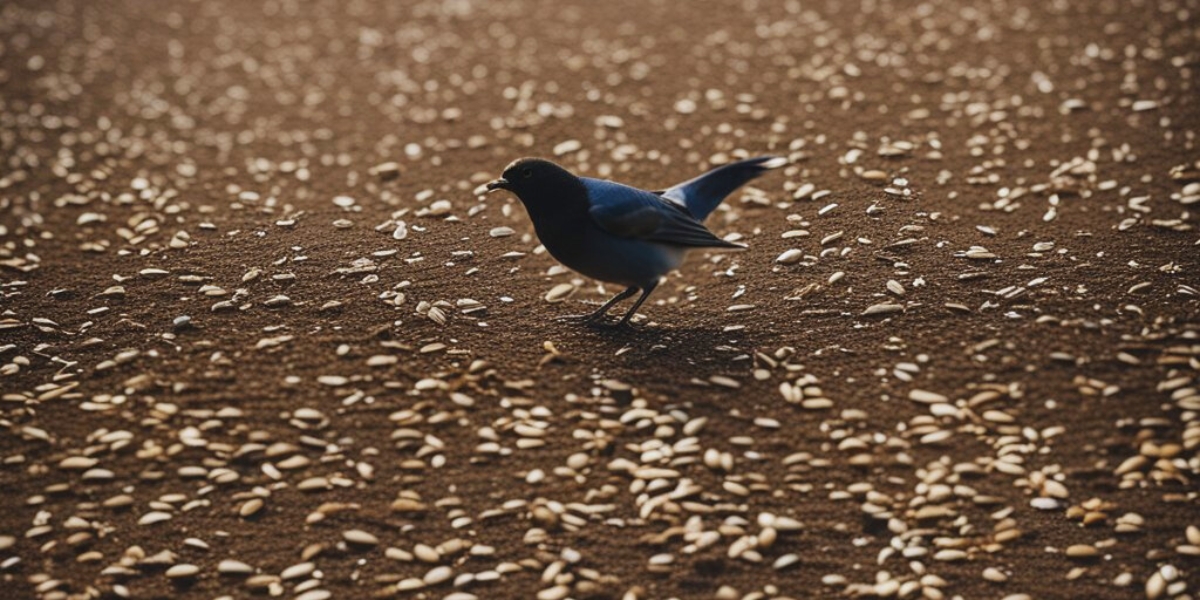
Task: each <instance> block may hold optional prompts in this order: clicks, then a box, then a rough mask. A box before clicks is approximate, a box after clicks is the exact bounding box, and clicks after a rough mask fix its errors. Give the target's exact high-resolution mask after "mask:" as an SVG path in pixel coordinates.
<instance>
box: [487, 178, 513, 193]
mask: <svg viewBox="0 0 1200 600" xmlns="http://www.w3.org/2000/svg"><path fill="white" fill-rule="evenodd" d="M483 188H484V189H485V190H487V193H489V194H490V193H492V192H494V191H496V190H507V189H508V180H507V179H505V178H503V177H501V178H499V179H493V180H491V181H489V182H487V183H486V184H484V186H483Z"/></svg>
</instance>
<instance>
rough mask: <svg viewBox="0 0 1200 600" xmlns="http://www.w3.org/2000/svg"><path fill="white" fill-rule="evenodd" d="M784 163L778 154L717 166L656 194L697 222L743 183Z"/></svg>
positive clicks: (784, 159) (785, 162) (784, 160)
mask: <svg viewBox="0 0 1200 600" xmlns="http://www.w3.org/2000/svg"><path fill="white" fill-rule="evenodd" d="M785 164H787V159H786V158H783V157H781V156H760V157H758V158H748V159H746V160H740V161H738V162H734V163H729V164H727V165H722V166H720V167H717V168H715V169H713V170H711V171H708V172H707V173H704V174H702V175H700V176H699V177H696V178H694V179H689V180H687V181H685V182H683V183H680V184H678V185H674V186H671V187H669V188H667V189H665V190H663V191H661V192H658V194H659V195H660V196H662V197H663V198H666V199H667V200H669V201H671V202H672V203H673V204H675V205H676V206H682V207H684V208H686V209H687V211H688V212H689V213H691V215H692V216H693V217H696V220H697V221H703V220H704V219H705V218H707V217H708V215H709V213H711V212H712V211H713V209H715V208H716V207H717V206H718V205H719V204H721V201H722V200H724V199H725V197H726V196H728V195H729V194H731V193H733V190H736V189H738V188H739V187H742V186H743V185H745V184H746V182H748V181H750V180H751V179H754V178H755V177H758V176H759V175H762V174H763V173H766V172H767V171H769V170H771V169H775V168H778V167H781V166H783V165H785Z"/></svg>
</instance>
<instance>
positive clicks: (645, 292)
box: [615, 281, 658, 327]
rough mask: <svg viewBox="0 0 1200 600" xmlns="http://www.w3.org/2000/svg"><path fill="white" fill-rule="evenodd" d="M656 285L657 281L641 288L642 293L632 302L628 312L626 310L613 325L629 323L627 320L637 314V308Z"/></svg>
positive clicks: (620, 325)
mask: <svg viewBox="0 0 1200 600" xmlns="http://www.w3.org/2000/svg"><path fill="white" fill-rule="evenodd" d="M656 287H658V282H657V281H655V282H654V283H652V284H650V285H648V286H646V287H644V288H642V295H641V296H640V297H638V299H637V302H634V303H633V306H632V307H631V308H630V309H629V312H626V313H625V316H623V317H621V320H620V321H617V324H616V325H615V327H622V326H627V325H629V320H630V319H632V318H633V315H635V314H637V309H638V308H641V306H642V303H643V302H645V301H646V298H649V297H650V292H653V291H654V288H656ZM630 289H632V288H630ZM626 291H629V290H626Z"/></svg>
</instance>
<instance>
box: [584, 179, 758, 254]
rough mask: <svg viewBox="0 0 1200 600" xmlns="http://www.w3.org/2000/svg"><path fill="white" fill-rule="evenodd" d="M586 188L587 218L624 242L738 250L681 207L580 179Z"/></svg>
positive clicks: (629, 189) (648, 194)
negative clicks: (628, 240) (627, 240)
mask: <svg viewBox="0 0 1200 600" xmlns="http://www.w3.org/2000/svg"><path fill="white" fill-rule="evenodd" d="M580 180H581V181H583V185H584V187H585V188H587V192H588V202H589V203H590V204H591V208H590V209H589V210H588V214H589V215H590V216H591V218H592V220H593V221H594V222H595V223H596V224H597V225H599V226H600V228H601V229H604V230H605V231H607V232H609V233H611V234H613V235H616V236H619V237H624V238H633V239H643V240H649V241H654V242H661V243H664V244H672V245H676V246H698V247H715V248H741V247H742V246H741V245H739V244H734V243H732V242H727V241H725V240H722V239H721V238H719V237H717V236H715V235H713V233H712V232H711V231H709V230H708V229H707V228H705V227H704V225H703V224H702V223H700V222H699V221H697V220H696V219H694V218H693V217H692V215H691V214H690V213H688V212H687V211H686V210H685V209H684V208H683V207H681V206H677V205H675V204H673V203H671V202H668V201H666V200H664V199H663V198H660V197H659V196H657V195H655V194H653V193H651V192H647V191H645V190H639V189H637V188H635V187H630V186H627V185H622V184H619V183H614V182H612V181H604V180H600V179H590V178H587V177H580Z"/></svg>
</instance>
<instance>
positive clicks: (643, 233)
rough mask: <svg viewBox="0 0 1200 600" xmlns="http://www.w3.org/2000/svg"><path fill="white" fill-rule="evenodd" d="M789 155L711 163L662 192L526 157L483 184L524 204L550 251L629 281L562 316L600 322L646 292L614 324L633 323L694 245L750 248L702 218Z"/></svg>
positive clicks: (597, 274)
mask: <svg viewBox="0 0 1200 600" xmlns="http://www.w3.org/2000/svg"><path fill="white" fill-rule="evenodd" d="M786 163H787V159H785V158H782V157H775V156H763V157H759V158H751V159H748V160H743V161H739V162H735V163H731V164H728V165H724V166H722V167H718V168H716V169H713V170H711V171H709V172H707V173H705V174H703V175H701V176H699V177H697V178H695V179H692V180H689V181H685V182H683V183H681V184H679V185H675V186H672V187H670V188H667V189H666V190H662V191H659V192H648V191H646V190H641V189H638V188H635V187H630V186H627V185H622V184H620V183H615V182H612V181H605V180H600V179H590V178H587V177H577V176H575V175H574V174H573V173H571V172H570V171H568V170H566V169H564V168H563V167H561V166H559V165H556V164H554V163H553V162H550V161H548V160H543V159H540V158H522V159H519V160H517V161H515V162H513V163H512V164H510V165H509V166H508V167H506V168H505V169H504V173H503V174H502V175H501V177H500V178H499V179H496V180H494V181H491V182H488V183H487V184H486V185H485V189H486V191H487V192H492V191H495V190H508V191H510V192H512V193H514V194H516V195H517V198H519V199H520V200H521V203H522V204H524V205H525V209H526V211H527V212H528V213H529V218H530V219H531V220H532V221H533V228H534V230H535V231H536V232H537V236H538V239H540V240H541V242H542V245H543V246H545V247H546V250H547V251H549V252H550V255H551V256H553V257H554V258H555V259H557V260H558V261H559V262H561V263H562V264H564V265H566V266H567V267H570V268H571V269H574V270H575V271H578V272H579V273H581V274H583V275H586V276H587V277H591V278H592V279H598V280H600V281H607V282H610V283H617V284H620V285H624V286H626V288H625V291H623V292H621V293H619V294H617V295H616V296H614V297H613V298H612V299H611V300H609V301H608V302H605V303H604V305H603V306H601V307H600V308H599V309H597V310H596V311H595V312H593V313H590V314H586V315H570V316H567V317H562V319H566V320H579V321H583V322H585V323H588V324H600V323H602V322H603V319H604V317H605V315H606V314H607V313H608V311H609V309H611V308H612V307H613V306H614V305H615V304H617V303H618V302H620V301H622V300H625V299H626V298H629V297H630V296H632V295H634V294H636V293H637V292H638V291H639V290H640V291H641V292H642V295H641V296H640V297H639V298H638V299H637V302H635V303H634V304H633V308H630V309H629V311H628V312H626V313H625V316H624V317H622V318H621V320H620V321H618V322H617V323H616V324H615V325H617V326H622V325H626V324H628V323H629V320H630V319H631V318H632V317H633V315H634V313H636V312H637V309H638V308H639V307H640V306H641V305H642V303H643V302H645V301H646V298H647V297H649V296H650V293H651V292H653V291H654V288H655V287H656V286H658V282H659V279H660V278H661V277H662V276H663V275H666V274H667V273H669V272H670V271H672V270H673V269H675V268H677V267H678V266H679V264H680V263H682V262H683V257H684V255H685V254H686V253H687V251H688V250H691V249H693V248H744V246H742V245H740V244H734V243H732V242H727V241H725V240H722V239H721V238H719V237H717V236H715V235H713V233H712V232H711V231H709V230H708V229H707V228H705V227H704V225H703V221H704V219H705V218H706V217H708V215H709V213H711V212H712V211H713V209H715V208H716V207H717V205H719V204H721V201H722V200H724V199H725V197H726V196H728V195H729V194H730V193H731V192H733V191H734V190H736V189H737V188H739V187H741V186H742V185H743V184H745V183H746V182H747V181H750V180H751V179H754V178H755V177H758V176H759V175H762V174H763V173H765V172H766V171H768V170H770V169H774V168H776V167H779V166H782V165H784V164H786Z"/></svg>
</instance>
